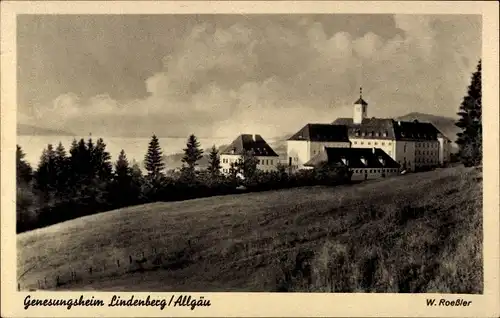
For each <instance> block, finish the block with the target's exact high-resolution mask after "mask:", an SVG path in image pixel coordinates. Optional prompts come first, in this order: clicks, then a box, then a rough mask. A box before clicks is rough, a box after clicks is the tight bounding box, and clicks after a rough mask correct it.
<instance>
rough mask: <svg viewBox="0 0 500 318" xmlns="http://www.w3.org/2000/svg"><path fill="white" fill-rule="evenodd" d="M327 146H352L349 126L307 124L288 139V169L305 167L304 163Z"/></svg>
mask: <svg viewBox="0 0 500 318" xmlns="http://www.w3.org/2000/svg"><path fill="white" fill-rule="evenodd" d="M325 147H334V148H350V147H351V142H350V141H349V135H348V131H347V127H345V126H340V125H331V124H307V125H305V126H304V127H302V129H300V130H299V131H298V132H297V133H295V134H294V135H293V136H292V137H290V138H289V139H288V140H287V157H288V162H287V166H288V169H291V170H292V171H295V170H299V169H304V168H305V166H304V164H305V163H306V162H308V161H309V160H311V158H313V157H314V156H316V155H317V154H319V153H321V152H322V151H323V149H324V148H325Z"/></svg>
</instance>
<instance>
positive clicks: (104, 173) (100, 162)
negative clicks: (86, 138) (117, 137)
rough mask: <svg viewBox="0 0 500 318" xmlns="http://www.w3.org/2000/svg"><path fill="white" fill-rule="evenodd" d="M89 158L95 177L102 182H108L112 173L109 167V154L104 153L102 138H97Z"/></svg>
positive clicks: (104, 146)
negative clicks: (90, 158) (91, 161)
mask: <svg viewBox="0 0 500 318" xmlns="http://www.w3.org/2000/svg"><path fill="white" fill-rule="evenodd" d="M91 156H92V160H93V164H94V166H93V168H94V169H95V175H96V177H97V178H99V179H100V180H101V181H103V182H108V181H110V178H111V174H112V171H113V168H112V165H111V156H110V154H109V152H107V151H106V144H105V143H104V140H103V139H102V138H99V139H98V140H97V143H96V146H95V148H94V150H93V153H92V154H91Z"/></svg>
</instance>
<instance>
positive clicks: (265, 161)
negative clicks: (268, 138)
mask: <svg viewBox="0 0 500 318" xmlns="http://www.w3.org/2000/svg"><path fill="white" fill-rule="evenodd" d="M231 162H236V160H230V159H227V158H224V159H222V163H231ZM257 164H259V165H271V166H272V165H273V164H274V160H273V159H262V160H260V159H259V160H258V161H257Z"/></svg>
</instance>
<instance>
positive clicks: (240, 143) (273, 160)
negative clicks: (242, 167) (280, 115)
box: [220, 134, 279, 174]
mask: <svg viewBox="0 0 500 318" xmlns="http://www.w3.org/2000/svg"><path fill="white" fill-rule="evenodd" d="M247 151H251V152H252V153H253V154H254V156H255V157H256V158H257V160H258V162H257V169H258V170H261V171H266V172H269V171H276V170H277V166H278V163H279V156H278V154H277V153H276V152H275V151H274V150H273V148H271V146H269V144H268V143H267V142H266V141H265V140H264V138H262V136H261V135H251V134H242V135H239V136H238V137H237V138H236V139H235V140H234V141H233V142H232V143H231V144H230V145H229V146H228V147H227V148H226V149H224V150H223V151H222V152H221V154H220V165H221V172H222V173H223V174H229V171H230V169H231V164H235V163H236V162H238V161H239V160H240V159H241V154H242V153H243V152H247Z"/></svg>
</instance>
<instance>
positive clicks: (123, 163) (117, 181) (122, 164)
mask: <svg viewBox="0 0 500 318" xmlns="http://www.w3.org/2000/svg"><path fill="white" fill-rule="evenodd" d="M131 190H132V171H131V169H130V168H129V163H128V160H127V156H126V155H125V151H124V150H123V149H122V150H121V151H120V155H119V156H118V159H117V160H116V162H115V171H114V174H113V181H112V183H111V199H112V201H113V202H114V203H115V204H118V205H120V206H123V205H126V204H128V203H129V202H131V201H132V200H133V199H134V198H133V197H132V191H131Z"/></svg>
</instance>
